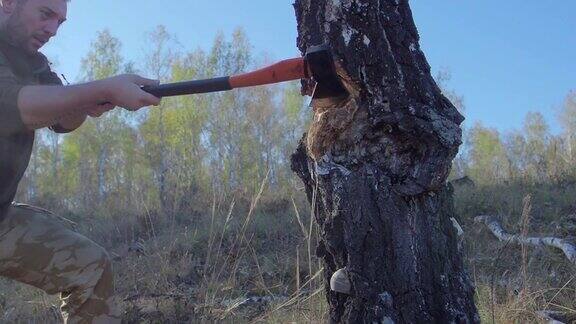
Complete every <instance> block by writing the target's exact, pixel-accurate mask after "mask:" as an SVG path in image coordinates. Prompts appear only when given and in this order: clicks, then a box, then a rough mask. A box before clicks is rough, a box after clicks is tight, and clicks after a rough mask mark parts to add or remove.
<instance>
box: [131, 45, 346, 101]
mask: <svg viewBox="0 0 576 324" xmlns="http://www.w3.org/2000/svg"><path fill="white" fill-rule="evenodd" d="M299 79H311V80H313V81H315V82H316V86H315V88H314V92H313V94H312V100H316V99H328V100H330V99H331V98H342V97H344V96H348V91H347V90H346V89H345V88H344V86H343V85H342V82H341V81H340V78H339V77H338V74H337V73H336V66H335V63H334V59H333V56H332V51H331V50H330V48H329V47H328V46H327V45H319V46H312V47H310V48H308V50H307V51H306V55H305V56H304V57H299V58H293V59H287V60H283V61H280V62H278V63H275V64H272V65H270V66H267V67H264V68H262V69H259V70H256V71H253V72H248V73H244V74H238V75H233V76H226V77H219V78H213V79H204V80H193V81H184V82H176V83H165V84H160V85H156V86H145V87H142V90H144V91H146V92H148V93H150V94H152V95H154V96H156V97H159V98H161V97H170V96H180V95H189V94H196V93H208V92H218V91H227V90H232V89H237V88H245V87H253V86H259V85H265V84H274V83H279V82H285V81H291V80H299Z"/></svg>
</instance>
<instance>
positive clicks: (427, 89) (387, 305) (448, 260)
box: [292, 0, 480, 323]
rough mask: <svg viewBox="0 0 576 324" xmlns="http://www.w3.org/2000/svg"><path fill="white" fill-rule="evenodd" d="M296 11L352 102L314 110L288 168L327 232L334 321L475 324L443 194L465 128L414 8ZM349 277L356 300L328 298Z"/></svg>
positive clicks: (389, 2)
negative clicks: (433, 64) (335, 283)
mask: <svg viewBox="0 0 576 324" xmlns="http://www.w3.org/2000/svg"><path fill="white" fill-rule="evenodd" d="M294 7H295V9H296V16H297V20H298V31H299V37H298V47H299V48H300V50H301V51H302V52H305V50H306V48H307V47H308V46H311V45H317V44H322V43H329V44H330V46H331V47H332V49H333V52H334V54H335V56H336V57H337V60H338V61H337V62H338V66H339V75H340V76H341V77H342V79H343V81H344V82H345V85H346V87H347V88H348V89H349V90H350V93H351V96H350V98H349V99H348V100H343V101H342V102H340V103H339V104H336V105H333V106H330V107H322V106H320V105H315V106H314V121H313V123H312V126H311V128H310V131H309V132H308V134H307V135H305V137H304V138H303V140H302V142H301V145H300V147H299V149H298V150H297V152H296V153H295V154H294V155H293V157H292V169H293V170H294V171H295V172H296V173H297V174H298V175H299V176H300V178H301V179H302V180H303V182H304V184H305V186H306V191H307V194H308V198H309V200H310V202H311V204H312V206H313V207H314V209H315V217H316V221H317V222H318V224H319V225H320V228H321V240H320V243H319V246H318V248H317V255H318V256H319V257H320V258H322V259H323V262H324V267H325V281H326V293H327V298H328V302H329V303H330V318H331V321H332V322H334V323H392V321H393V322H395V323H478V322H479V321H480V320H479V317H478V315H477V310H476V307H475V305H474V301H473V292H474V288H473V286H472V284H471V281H470V279H469V277H468V275H467V273H466V271H465V269H464V267H463V261H462V257H461V255H460V253H459V251H458V244H457V237H456V236H457V235H456V230H455V228H454V227H453V223H452V222H451V217H453V216H454V215H453V213H454V208H453V202H452V189H451V187H449V186H447V185H446V178H447V176H448V173H449V170H450V166H451V162H452V160H453V158H454V156H455V155H456V153H457V151H458V147H459V145H460V144H461V129H460V126H459V125H460V124H461V122H462V121H463V117H462V116H461V115H460V114H459V113H458V111H457V110H456V108H455V107H454V106H453V105H452V104H451V103H450V101H449V100H447V99H446V98H445V97H444V96H443V95H442V94H441V91H440V89H439V88H438V86H437V85H436V83H435V82H434V80H433V78H432V77H431V74H430V67H429V65H428V63H427V61H426V58H425V57H424V54H423V53H422V51H421V50H420V46H419V35H418V32H417V30H416V26H415V25H414V21H413V18H412V13H411V11H410V7H409V5H408V1H407V0H296V3H295V4H294ZM304 88H305V89H304V91H306V88H307V85H304ZM341 268H346V271H347V273H348V276H349V279H350V281H351V284H352V289H351V291H350V293H349V294H343V293H337V292H333V291H331V290H330V286H329V279H330V277H331V276H332V274H333V273H334V272H335V271H337V270H338V269H341Z"/></svg>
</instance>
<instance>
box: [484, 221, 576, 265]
mask: <svg viewBox="0 0 576 324" xmlns="http://www.w3.org/2000/svg"><path fill="white" fill-rule="evenodd" d="M474 221H475V222H477V223H483V224H485V225H486V226H487V227H488V228H489V229H490V231H491V232H492V234H494V236H496V238H498V240H500V241H504V242H508V241H509V242H512V243H516V244H523V245H530V246H548V247H552V248H555V249H559V250H560V251H562V252H563V253H564V255H565V256H566V258H567V259H568V260H569V261H570V262H572V263H574V264H575V265H576V246H575V245H574V244H572V243H570V242H568V241H567V240H563V239H561V238H557V237H524V236H522V235H519V234H509V233H507V232H506V231H504V229H503V228H502V226H500V224H499V223H498V222H497V221H496V219H495V218H494V217H491V216H478V217H476V218H474Z"/></svg>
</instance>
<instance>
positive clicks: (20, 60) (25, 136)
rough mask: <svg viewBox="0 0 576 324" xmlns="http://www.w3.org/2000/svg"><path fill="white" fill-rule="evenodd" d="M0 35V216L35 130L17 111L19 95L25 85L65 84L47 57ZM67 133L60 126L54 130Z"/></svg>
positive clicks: (12, 192) (24, 163) (19, 176)
mask: <svg viewBox="0 0 576 324" xmlns="http://www.w3.org/2000/svg"><path fill="white" fill-rule="evenodd" d="M1 36H2V35H0V219H2V217H3V215H4V212H5V210H6V208H7V207H8V206H9V205H10V204H11V203H12V200H13V199H14V196H15V195H16V190H17V189H18V183H19V182H20V180H21V179H22V176H23V174H24V171H26V168H27V167H28V163H29V162H30V155H31V153H32V145H33V143H34V131H33V130H30V129H28V128H26V126H25V125H24V123H23V122H22V119H21V117H20V111H19V110H18V105H17V101H18V94H19V92H20V90H21V89H22V88H23V87H24V86H26V85H38V84H53V85H54V84H55V85H62V81H60V79H59V78H58V76H57V75H56V74H55V73H53V72H52V71H51V70H50V66H49V64H48V61H47V59H46V57H45V56H44V55H42V54H40V53H38V54H37V55H33V56H30V55H27V54H26V52H24V51H22V50H20V49H19V48H17V47H14V46H12V45H11V44H10V43H8V42H6V41H5V40H4V39H3V37H1ZM54 130H55V131H58V132H64V131H63V130H61V129H54Z"/></svg>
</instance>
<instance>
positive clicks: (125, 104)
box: [102, 74, 160, 111]
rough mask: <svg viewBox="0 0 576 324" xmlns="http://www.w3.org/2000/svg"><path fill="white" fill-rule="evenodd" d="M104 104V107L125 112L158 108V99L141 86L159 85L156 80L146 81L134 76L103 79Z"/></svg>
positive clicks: (125, 75)
mask: <svg viewBox="0 0 576 324" xmlns="http://www.w3.org/2000/svg"><path fill="white" fill-rule="evenodd" d="M102 82H103V83H104V84H105V89H106V90H105V93H106V100H107V101H106V103H105V105H110V104H111V105H112V106H119V107H122V108H125V109H127V110H131V111H136V110H138V109H140V108H142V107H146V106H158V105H159V104H160V98H157V97H155V96H153V95H151V94H149V93H147V92H146V91H144V90H142V86H152V85H157V84H159V81H157V80H151V79H146V78H143V77H141V76H138V75H135V74H122V75H118V76H115V77H112V78H108V79H104V80H102Z"/></svg>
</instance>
